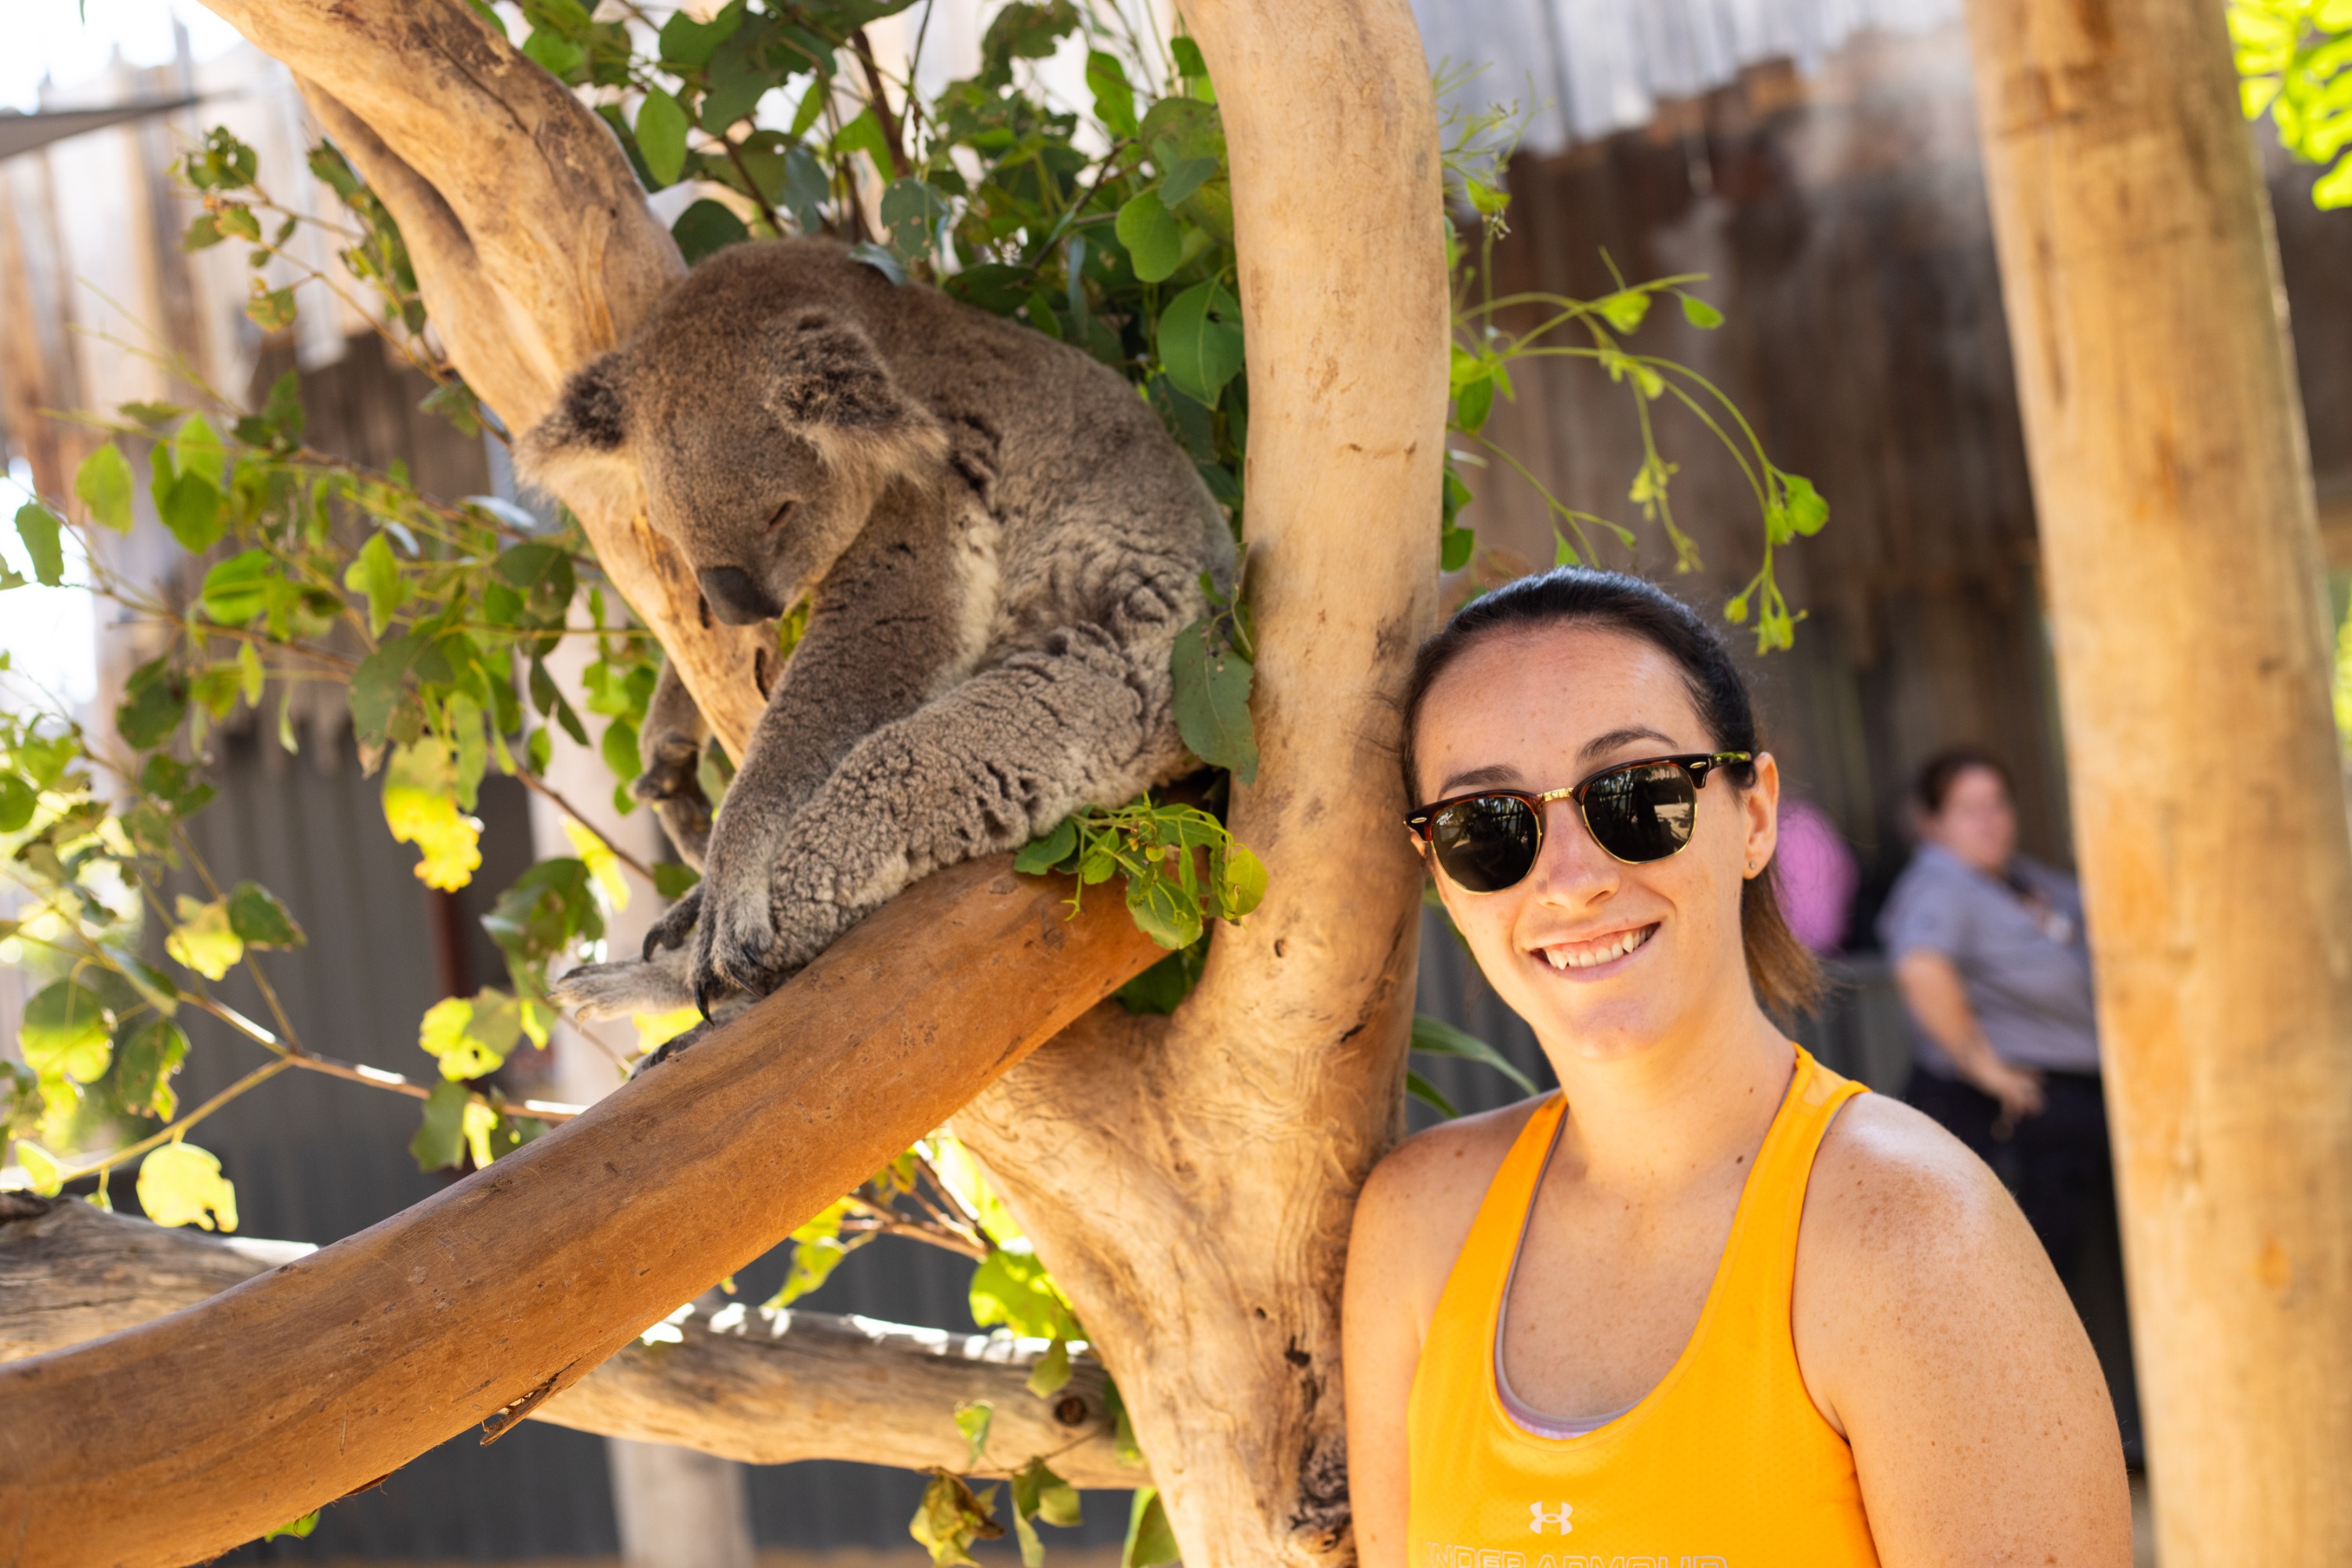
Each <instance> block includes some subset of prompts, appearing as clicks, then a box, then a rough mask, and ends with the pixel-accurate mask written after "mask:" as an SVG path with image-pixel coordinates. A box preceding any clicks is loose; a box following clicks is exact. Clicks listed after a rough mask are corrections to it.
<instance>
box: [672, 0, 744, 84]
mask: <svg viewBox="0 0 2352 1568" xmlns="http://www.w3.org/2000/svg"><path fill="white" fill-rule="evenodd" d="M742 25H743V6H742V5H741V4H740V0H738V3H737V4H735V5H729V6H727V7H726V8H725V9H723V10H721V11H720V12H719V14H718V15H717V16H713V17H711V18H710V20H709V21H708V22H698V21H696V20H695V19H694V16H693V14H692V13H691V12H688V11H686V10H683V9H681V10H679V11H677V13H675V14H674V15H672V16H671V17H670V19H669V20H668V21H667V22H664V23H663V24H662V28H661V58H663V59H665V60H667V61H669V62H670V63H671V64H673V65H680V66H684V67H686V68H688V70H700V69H701V68H704V67H705V66H708V65H709V63H710V57H711V55H712V54H713V53H715V52H716V51H717V50H718V47H719V45H721V44H723V43H725V42H726V41H727V40H728V39H729V38H730V37H734V34H735V29H736V28H738V27H740V26H742Z"/></svg>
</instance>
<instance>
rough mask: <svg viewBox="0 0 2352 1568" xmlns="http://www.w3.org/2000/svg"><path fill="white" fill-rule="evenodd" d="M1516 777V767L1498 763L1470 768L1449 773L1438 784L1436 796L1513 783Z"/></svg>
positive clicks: (1440, 797) (1443, 797) (1442, 798)
mask: <svg viewBox="0 0 2352 1568" xmlns="http://www.w3.org/2000/svg"><path fill="white" fill-rule="evenodd" d="M1518 778H1519V773H1518V770H1517V768H1507V767H1502V766H1499V765H1497V766H1493V767H1484V768H1472V769H1471V770H1470V771H1469V772H1468V773H1454V774H1450V775H1449V776H1448V777H1447V778H1446V781H1445V782H1444V784H1440V785H1439V786H1438V789H1437V797H1438V798H1439V799H1440V800H1444V799H1445V798H1446V797H1447V796H1449V795H1459V794H1461V793H1462V792H1463V791H1465V790H1473V789H1482V788H1484V787H1485V786H1486V785H1487V784H1517V782H1518Z"/></svg>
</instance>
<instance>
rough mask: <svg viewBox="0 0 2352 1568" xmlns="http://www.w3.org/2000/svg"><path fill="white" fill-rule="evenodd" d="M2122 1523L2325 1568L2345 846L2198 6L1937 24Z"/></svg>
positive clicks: (2316, 581) (2347, 1530) (2282, 384)
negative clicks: (1979, 190)
mask: <svg viewBox="0 0 2352 1568" xmlns="http://www.w3.org/2000/svg"><path fill="white" fill-rule="evenodd" d="M1969 20H1970V28H1971V34H1972V37H1973V42H1974V49H1975V57H1976V67H1977V78H1978V90H1979V112H1980V115H1981V121H1982V132H1983V136H1984V142H1985V150H1986V168H1987V173H1988V175H1989V177H1990V183H1991V194H1992V208H1993V217H1994V228H1995V234H1996V237H1997V238H1998V241H1999V245H2000V262H2001V280H2002V286H2003V291H2004V294H2005V297H2006V300H2007V304H2008V309H2009V318H2010V331H2011V342H2012V343H2013V345H2014V350H2015V354H2016V359H2017V365H2018V380H2019V384H2020V390H2021V395H2022V398H2023V403H2024V411H2025V430H2026V437H2027V446H2028V450H2029V455H2030V457H2031V459H2032V471H2033V480H2034V496H2035V502H2036V506H2037V509H2038V510H2039V511H2040V514H2041V527H2042V542H2043V548H2044V561H2045V568H2046V571H2047V574H2048V582H2049V591H2050V598H2051V607H2052V618H2053V627H2054V631H2055V635H2056V645H2057V660H2058V674H2059V687H2060V696H2061V699H2062V702H2063V710H2064V716H2065V721H2066V750H2067V756H2068V760H2069V764H2070V772H2071V775H2072V782H2073V788H2074V821H2075V824H2076V828H2077V842H2078V847H2079V850H2080V854H2081V858H2082V864H2083V869H2084V882H2085V887H2086V889H2087V893H2088V899H2089V910H2090V921H2091V936H2092V940H2093V945H2094V952H2095V955H2096V958H2097V962H2098V979H2099V1009H2100V1023H2101V1030H2102V1034H2103V1037H2104V1039H2105V1048H2106V1051H2107V1084H2108V1101H2109V1105H2110V1108H2111V1110H2112V1111H2113V1113H2114V1119H2115V1131H2116V1161H2117V1169H2118V1174H2119V1177H2120V1184H2121V1191H2122V1197H2123V1207H2124V1220H2125V1246H2126V1257H2127V1259H2128V1262H2129V1265H2130V1274H2131V1287H2132V1289H2131V1301H2132V1313H2133V1320H2134V1335H2135V1341H2136V1343H2137V1348H2138V1353H2139V1358H2140V1387H2141V1390H2142V1398H2143V1400H2144V1401H2145V1405H2146V1409H2147V1435H2148V1455H2149V1459H2150V1463H2151V1475H2152V1477H2153V1479H2154V1482H2155V1502H2156V1514H2157V1533H2158V1544H2159V1549H2160V1552H2161V1554H2162V1556H2163V1559H2164V1561H2165V1563H2167V1564H2168V1568H2221V1565H2223V1564H2231V1565H2234V1564H2238V1563H2331V1564H2332V1563H2343V1562H2345V1561H2347V1560H2352V1489H2347V1487H2346V1485H2345V1482H2344V1478H2345V1475H2346V1473H2347V1470H2352V843H2347V834H2346V826H2345V800H2344V792H2343V789H2342V786H2341V783H2340V779H2341V774H2340V772H2339V767H2340V764H2339V761H2338V758H2337V754H2336V737H2335V734H2334V731H2333V728H2332V726H2331V724H2330V722H2329V715H2328V660H2327V641H2328V639H2327V623H2326V607H2325V605H2324V603H2323V592H2322V584H2323V581H2324V579H2323V576H2322V570H2321V564H2320V554H2319V549H2318V540H2317V536H2316V531H2315V526H2314V522H2313V510H2312V491H2311V472H2310V464H2309V459H2308V457H2307V454H2306V452H2305V444H2304V433H2303V413H2302V409H2301V406H2300V405H2299V402H2298V399H2297V396H2296V391H2295V384H2294V368H2293V365H2292V363H2291V361H2290V354H2289V349H2288V344H2287V339H2286V334H2285V331H2284V314H2285V307H2284V298H2283V296H2282V294H2281V292H2280V288H2279V282H2278V272H2277V263H2276V259H2275V257H2274V254H2273V241H2272V236H2271V227H2270V215H2269V210H2268V207H2267V206H2266V205H2265V202H2264V196H2263V184H2262V182H2261V179H2260V178H2259V176H2258V172H2257V168H2256V164H2255V160H2254V156H2253V152H2252V145H2251V142H2250V139H2249V135H2248V132H2247V128H2246V126H2245V125H2244V123H2243V122H2242V121H2241V119H2240V117H2239V112H2238V97H2237V84H2236V81H2235V79H2234V78H2233V76H2232V73H2231V64H2230V53H2229V45H2228V41H2227V39H2226V37H2225V36H2224V33H2223V28H2222V19H2221V5H2219V3H2218V0H2111V3H2109V4H2105V5H2042V4H2032V3H2029V0H1971V4H1970V6H1969Z"/></svg>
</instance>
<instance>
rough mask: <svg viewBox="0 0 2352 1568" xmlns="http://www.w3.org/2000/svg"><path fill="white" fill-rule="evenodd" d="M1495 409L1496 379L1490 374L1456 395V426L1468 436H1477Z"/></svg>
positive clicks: (1465, 387) (1467, 385) (1466, 386)
mask: <svg viewBox="0 0 2352 1568" xmlns="http://www.w3.org/2000/svg"><path fill="white" fill-rule="evenodd" d="M1494 407H1495V378H1494V376H1493V375H1492V374H1486V375H1482V376H1480V377H1478V378H1477V379H1476V380H1475V381H1472V382H1470V383H1468V384H1465V385H1464V386H1463V388H1462V389H1461V390H1460V391H1459V392H1457V393H1456V394H1455V395H1454V428H1455V429H1457V430H1460V431H1461V432H1462V433H1463V434H1465V435H1466V436H1475V435H1476V434H1478V432H1479V431H1481V430H1483V429H1485V428H1486V416H1487V415H1488V414H1489V413H1491V412H1492V411H1493V410H1494Z"/></svg>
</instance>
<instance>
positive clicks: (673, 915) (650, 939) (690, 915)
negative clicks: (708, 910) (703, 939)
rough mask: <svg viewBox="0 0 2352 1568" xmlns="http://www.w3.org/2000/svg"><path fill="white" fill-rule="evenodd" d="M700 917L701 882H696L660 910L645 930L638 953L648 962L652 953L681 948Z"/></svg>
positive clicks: (651, 957) (691, 933) (652, 956)
mask: <svg viewBox="0 0 2352 1568" xmlns="http://www.w3.org/2000/svg"><path fill="white" fill-rule="evenodd" d="M701 918H702V884H701V883H699V882H697V883H696V884H695V885H694V886H693V887H691V888H688V889H687V890H686V896H685V897H684V898H682V899H680V900H678V901H677V902H676V903H674V904H672V905H671V906H670V907H669V908H668V909H667V910H663V911H662V917H661V919H659V920H657V921H654V923H653V929H652V930H650V931H646V944H645V947H644V949H643V951H642V952H641V953H640V956H641V957H643V958H644V959H645V960H646V962H647V963H652V962H653V958H654V955H655V954H656V953H657V952H664V951H667V950H670V949H675V948H681V947H684V946H685V945H686V942H687V939H688V937H690V936H692V935H693V934H694V927H695V922H696V921H699V920H700V919H701Z"/></svg>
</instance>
